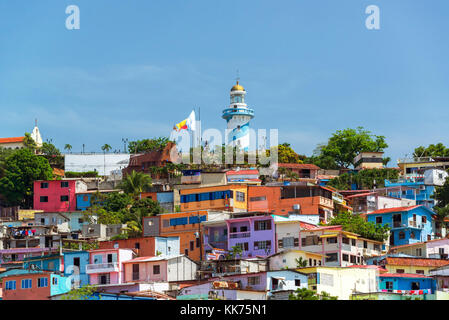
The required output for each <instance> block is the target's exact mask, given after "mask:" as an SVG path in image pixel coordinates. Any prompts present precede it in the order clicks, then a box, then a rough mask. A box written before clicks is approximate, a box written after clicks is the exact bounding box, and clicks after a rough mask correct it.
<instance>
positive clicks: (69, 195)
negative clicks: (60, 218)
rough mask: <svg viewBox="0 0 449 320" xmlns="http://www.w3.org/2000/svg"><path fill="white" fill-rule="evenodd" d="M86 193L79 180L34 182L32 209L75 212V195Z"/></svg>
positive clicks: (83, 184)
mask: <svg viewBox="0 0 449 320" xmlns="http://www.w3.org/2000/svg"><path fill="white" fill-rule="evenodd" d="M82 191H87V185H86V184H85V183H84V182H82V181H80V180H69V179H68V180H47V181H42V180H39V181H34V198H33V200H34V209H35V210H44V212H70V211H76V193H78V192H82Z"/></svg>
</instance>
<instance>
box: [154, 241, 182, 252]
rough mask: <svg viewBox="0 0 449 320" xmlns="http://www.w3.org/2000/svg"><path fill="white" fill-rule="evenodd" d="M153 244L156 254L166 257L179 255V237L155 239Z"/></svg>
mask: <svg viewBox="0 0 449 320" xmlns="http://www.w3.org/2000/svg"><path fill="white" fill-rule="evenodd" d="M155 242H156V243H155V249H156V252H157V251H159V252H161V253H162V254H163V255H167V256H177V255H179V250H180V249H179V237H166V238H165V237H156V238H155Z"/></svg>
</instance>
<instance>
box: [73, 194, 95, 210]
mask: <svg viewBox="0 0 449 320" xmlns="http://www.w3.org/2000/svg"><path fill="white" fill-rule="evenodd" d="M91 198H92V194H90V193H79V194H77V195H76V210H81V211H84V210H86V209H89V208H90V206H91V203H90V200H91Z"/></svg>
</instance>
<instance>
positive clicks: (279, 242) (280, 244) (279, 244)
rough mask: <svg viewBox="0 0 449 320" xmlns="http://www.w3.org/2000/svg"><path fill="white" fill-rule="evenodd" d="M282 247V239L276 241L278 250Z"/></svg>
mask: <svg viewBox="0 0 449 320" xmlns="http://www.w3.org/2000/svg"><path fill="white" fill-rule="evenodd" d="M283 245H284V243H283V241H282V239H280V240H278V248H282V247H283Z"/></svg>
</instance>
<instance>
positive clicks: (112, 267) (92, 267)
mask: <svg viewBox="0 0 449 320" xmlns="http://www.w3.org/2000/svg"><path fill="white" fill-rule="evenodd" d="M118 271H119V268H118V262H109V263H94V264H88V265H87V266H86V273H102V272H118Z"/></svg>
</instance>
